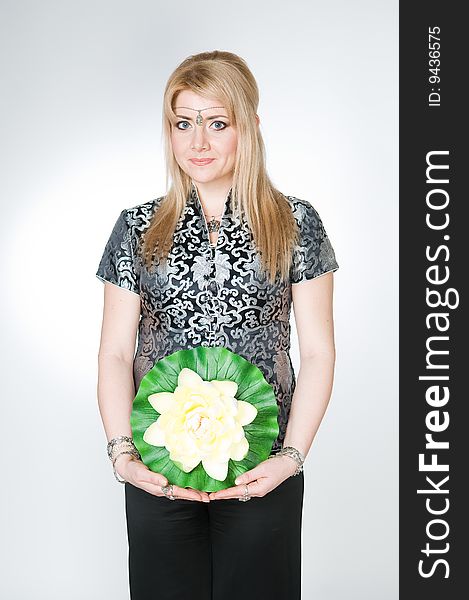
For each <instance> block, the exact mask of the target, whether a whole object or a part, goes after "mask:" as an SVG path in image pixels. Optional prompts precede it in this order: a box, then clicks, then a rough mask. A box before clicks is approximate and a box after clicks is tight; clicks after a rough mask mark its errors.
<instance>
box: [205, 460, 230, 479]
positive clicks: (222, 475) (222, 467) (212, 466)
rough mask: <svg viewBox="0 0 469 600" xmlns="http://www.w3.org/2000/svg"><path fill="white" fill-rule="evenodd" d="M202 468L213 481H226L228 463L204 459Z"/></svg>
mask: <svg viewBox="0 0 469 600" xmlns="http://www.w3.org/2000/svg"><path fill="white" fill-rule="evenodd" d="M202 466H203V468H204V469H205V472H206V473H207V475H209V476H210V477H213V479H216V480H217V481H224V480H225V479H226V476H227V475H228V463H227V462H215V461H211V460H209V459H207V458H204V459H202Z"/></svg>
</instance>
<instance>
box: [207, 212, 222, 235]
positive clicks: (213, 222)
mask: <svg viewBox="0 0 469 600" xmlns="http://www.w3.org/2000/svg"><path fill="white" fill-rule="evenodd" d="M204 215H205V216H206V217H208V216H209V215H207V213H204ZM210 216H211V219H210V221H207V228H208V230H209V232H210V233H213V232H214V231H218V230H219V229H220V220H219V219H215V216H217V217H221V215H210Z"/></svg>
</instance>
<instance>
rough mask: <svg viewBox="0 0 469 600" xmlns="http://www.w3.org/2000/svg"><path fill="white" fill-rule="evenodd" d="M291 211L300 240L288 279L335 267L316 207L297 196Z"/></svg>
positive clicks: (316, 274)
mask: <svg viewBox="0 0 469 600" xmlns="http://www.w3.org/2000/svg"><path fill="white" fill-rule="evenodd" d="M293 206H294V215H295V218H296V220H297V223H298V228H299V241H298V243H297V245H296V246H295V248H294V251H293V259H292V265H291V268H290V282H291V283H300V282H301V281H307V280H308V279H313V278H314V277H319V275H324V273H328V272H330V271H332V272H333V271H337V269H338V268H339V265H338V264H337V261H336V258H335V253H334V249H333V248H332V244H331V242H330V240H329V238H328V236H327V233H326V230H325V229H324V225H323V223H322V221H321V218H320V216H319V214H318V213H317V211H316V210H315V208H314V207H313V206H312V205H311V204H309V203H308V202H305V201H299V200H296V202H295V203H294V205H293Z"/></svg>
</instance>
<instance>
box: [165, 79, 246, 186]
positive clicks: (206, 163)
mask: <svg viewBox="0 0 469 600" xmlns="http://www.w3.org/2000/svg"><path fill="white" fill-rule="evenodd" d="M191 109H192V110H191ZM201 109H204V110H201ZM173 110H174V113H175V114H176V115H177V118H176V119H175V120H174V122H173V123H172V127H171V143H172V147H173V152H174V157H175V158H176V161H177V163H178V165H179V166H180V167H181V169H182V170H183V171H184V172H185V173H186V174H187V175H188V176H189V177H191V179H192V180H193V181H194V182H196V183H212V182H217V183H219V184H222V185H223V184H226V185H230V184H231V181H232V178H233V172H234V167H235V158H236V147H237V143H238V136H237V133H236V129H235V128H234V127H233V125H232V124H231V123H230V121H229V119H228V111H227V110H226V108H224V107H223V103H222V102H220V101H219V100H217V99H216V98H205V97H203V96H199V95H198V94H196V93H195V92H193V91H191V90H183V91H182V92H179V94H178V95H177V96H176V99H175V101H174V105H173ZM199 110H201V112H200V113H199V112H198V111H199ZM198 115H200V116H201V117H202V121H201V124H197V123H196V119H197V117H198ZM197 120H198V121H199V122H200V118H199V119H197ZM209 159H211V160H209Z"/></svg>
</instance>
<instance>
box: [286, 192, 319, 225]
mask: <svg viewBox="0 0 469 600" xmlns="http://www.w3.org/2000/svg"><path fill="white" fill-rule="evenodd" d="M284 197H285V198H286V199H287V201H288V203H289V204H290V207H291V209H292V213H293V216H294V217H295V219H296V221H297V222H298V224H299V225H300V224H302V223H309V224H311V225H319V224H320V223H321V219H320V217H319V213H318V212H317V210H316V209H315V208H314V206H313V205H312V204H311V202H308V201H307V200H303V199H301V198H297V197H296V196H287V195H285V194H284Z"/></svg>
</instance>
